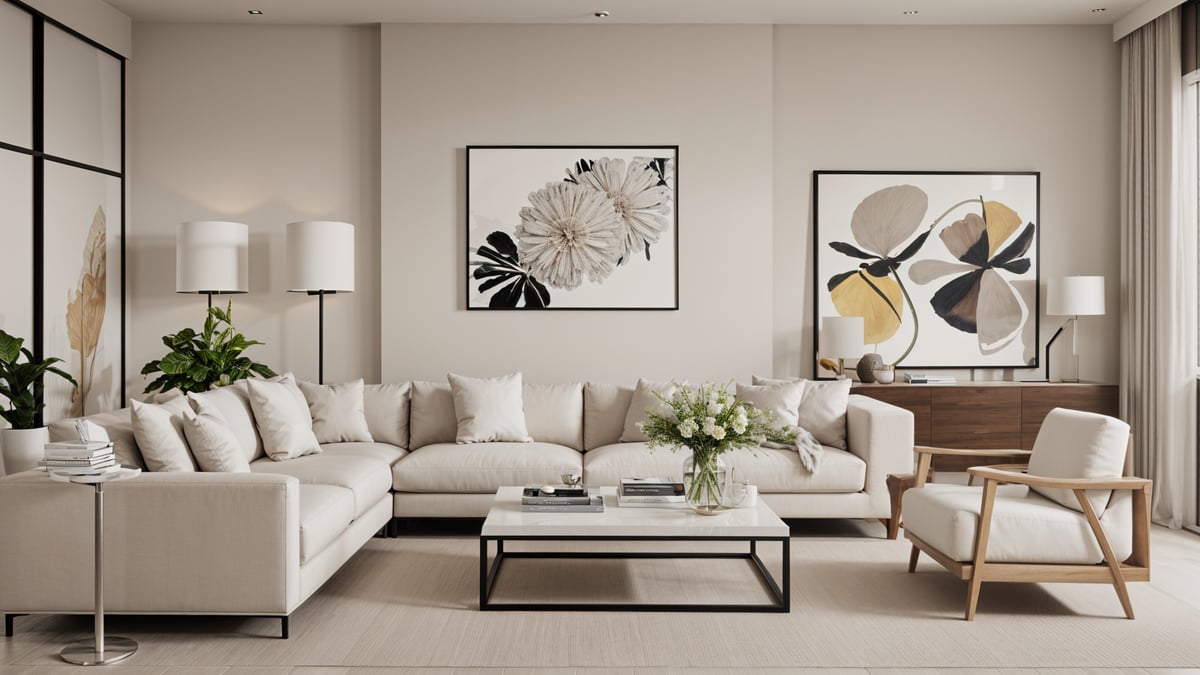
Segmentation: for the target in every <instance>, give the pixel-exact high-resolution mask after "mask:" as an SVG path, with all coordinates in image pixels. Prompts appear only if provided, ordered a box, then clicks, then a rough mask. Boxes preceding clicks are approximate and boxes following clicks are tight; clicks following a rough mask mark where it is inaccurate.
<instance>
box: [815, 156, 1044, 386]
mask: <svg viewBox="0 0 1200 675" xmlns="http://www.w3.org/2000/svg"><path fill="white" fill-rule="evenodd" d="M1040 186H1041V175H1040V174H1039V173H1037V172H933V171H927V172H916V171H914V172H881V171H816V172H814V173H813V241H814V255H813V270H814V272H813V275H814V279H813V282H814V287H815V289H816V301H815V302H814V303H813V305H814V316H813V319H814V320H813V326H814V328H813V333H814V334H813V344H814V347H815V349H814V351H815V353H816V356H817V358H820V356H821V347H820V345H821V343H820V337H821V336H820V325H821V317H824V316H861V317H863V320H864V330H865V335H864V340H865V343H866V344H865V347H864V352H876V353H878V354H880V355H881V356H882V357H883V360H884V362H885V363H887V364H894V365H896V366H899V367H901V368H907V369H914V368H916V369H925V368H1036V367H1037V366H1038V352H1039V344H1038V342H1039V338H1038V324H1039V321H1038V317H1039V315H1040V307H1039V297H1038V281H1039V256H1038V241H1039V236H1040V228H1041V222H1040V213H1039V212H1040V204H1041V201H1040V200H1041V197H1040V189H1041V187H1040Z"/></svg>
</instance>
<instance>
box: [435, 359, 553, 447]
mask: <svg viewBox="0 0 1200 675" xmlns="http://www.w3.org/2000/svg"><path fill="white" fill-rule="evenodd" d="M446 379H447V380H448V381H449V382H450V394H451V396H453V397H454V415H455V420H456V424H457V427H456V433H455V441H456V442H458V443H488V442H495V441H509V442H514V443H529V442H531V441H532V440H533V439H532V438H530V437H529V430H528V429H527V428H526V427H525V405H524V402H523V398H524V397H523V396H522V395H521V394H522V391H521V373H519V372H518V373H510V374H508V375H500V376H498V377H466V376H465V375H457V374H455V373H449V374H447V375H446Z"/></svg>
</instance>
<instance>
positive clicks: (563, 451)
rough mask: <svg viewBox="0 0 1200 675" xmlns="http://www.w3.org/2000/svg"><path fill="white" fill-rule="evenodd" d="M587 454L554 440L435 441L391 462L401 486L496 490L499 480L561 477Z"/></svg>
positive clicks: (533, 480) (426, 489)
mask: <svg viewBox="0 0 1200 675" xmlns="http://www.w3.org/2000/svg"><path fill="white" fill-rule="evenodd" d="M582 460H583V455H581V454H580V453H579V452H577V451H575V450H572V449H571V448H568V447H565V446H562V445H555V444H553V443H538V442H536V441H535V442H533V443H471V444H467V445H458V444H457V443H434V444H432V445H426V446H424V447H422V448H419V449H417V450H414V451H412V452H410V453H409V454H408V455H406V456H405V457H404V458H403V459H401V460H400V461H399V462H396V465H395V466H393V467H392V485H393V487H394V488H395V489H396V490H397V491H400V492H450V493H468V494H469V493H486V492H495V491H496V489H497V488H499V487H500V486H501V485H526V484H529V483H537V484H545V483H559V482H561V481H562V479H561V478H560V476H561V475H562V474H564V473H572V472H575V473H578V472H579V471H581V470H582V469H583V461H582Z"/></svg>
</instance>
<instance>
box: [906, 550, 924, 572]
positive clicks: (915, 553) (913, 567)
mask: <svg viewBox="0 0 1200 675" xmlns="http://www.w3.org/2000/svg"><path fill="white" fill-rule="evenodd" d="M920 557H921V549H919V548H917V545H916V544H913V547H912V552H910V553H909V554H908V573H909V574H912V573H913V572H916V571H917V558H920Z"/></svg>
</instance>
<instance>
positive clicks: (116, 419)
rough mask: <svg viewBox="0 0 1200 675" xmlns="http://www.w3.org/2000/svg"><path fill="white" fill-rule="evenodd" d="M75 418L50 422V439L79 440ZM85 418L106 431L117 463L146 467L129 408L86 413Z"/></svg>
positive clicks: (140, 467)
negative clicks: (91, 413) (134, 433)
mask: <svg viewBox="0 0 1200 675" xmlns="http://www.w3.org/2000/svg"><path fill="white" fill-rule="evenodd" d="M76 419H79V418H75V417H73V418H70V419H65V420H58V421H57V422H51V423H50V440H51V441H77V440H79V433H78V432H76V431H75V420H76ZM85 419H87V420H88V421H89V422H92V423H94V424H98V425H100V426H101V427H103V428H104V431H105V432H107V433H108V439H109V440H110V441H112V444H113V454H114V455H116V457H117V462H118V463H120V464H124V465H126V466H136V467H138V468H139V469H145V468H146V462H145V461H144V460H143V459H142V452H141V450H139V449H138V446H137V439H136V438H134V435H133V419H132V418H131V416H130V412H129V408H121V409H119V410H109V411H107V412H102V413H96V414H94V415H88V416H87V417H86V418H85Z"/></svg>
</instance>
